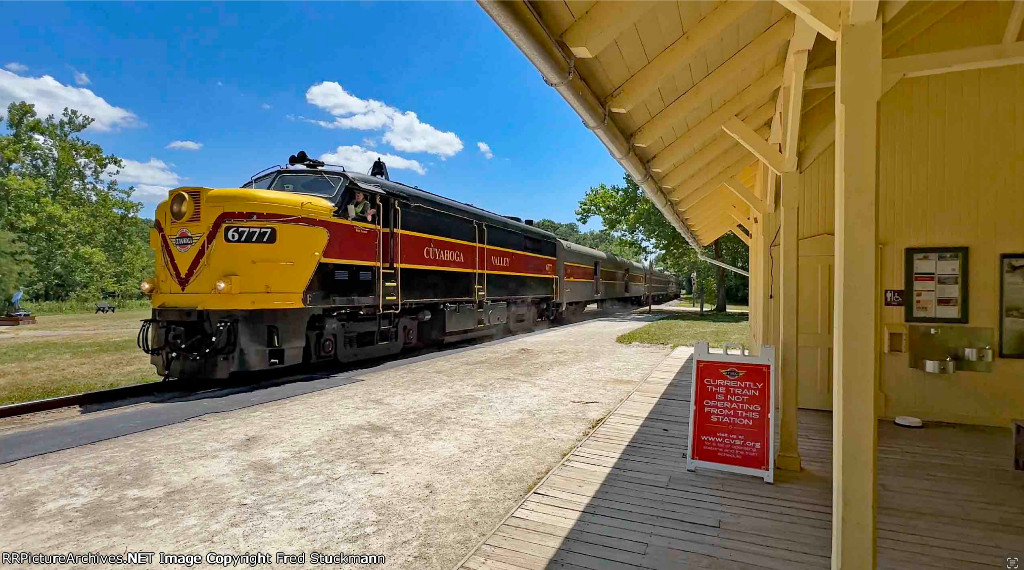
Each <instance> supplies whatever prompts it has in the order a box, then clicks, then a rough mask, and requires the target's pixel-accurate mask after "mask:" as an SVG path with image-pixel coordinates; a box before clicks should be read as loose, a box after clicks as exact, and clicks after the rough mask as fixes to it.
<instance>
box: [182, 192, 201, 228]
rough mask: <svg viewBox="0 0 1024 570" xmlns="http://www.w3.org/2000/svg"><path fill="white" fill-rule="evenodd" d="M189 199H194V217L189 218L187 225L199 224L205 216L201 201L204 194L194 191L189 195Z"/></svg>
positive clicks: (186, 221)
mask: <svg viewBox="0 0 1024 570" xmlns="http://www.w3.org/2000/svg"><path fill="white" fill-rule="evenodd" d="M188 197H189V198H191V199H192V215H191V216H189V218H188V219H187V220H185V223H192V222H198V221H199V219H200V218H201V217H202V215H203V210H202V207H203V206H202V203H201V202H200V201H199V199H200V198H201V197H202V192H200V191H199V190H192V191H190V192H189V193H188Z"/></svg>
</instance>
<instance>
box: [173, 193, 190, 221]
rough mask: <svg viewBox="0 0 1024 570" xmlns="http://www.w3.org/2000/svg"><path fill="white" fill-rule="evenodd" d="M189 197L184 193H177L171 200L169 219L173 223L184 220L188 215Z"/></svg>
mask: <svg viewBox="0 0 1024 570" xmlns="http://www.w3.org/2000/svg"><path fill="white" fill-rule="evenodd" d="M188 206H189V197H188V194H186V193H184V192H178V193H177V194H175V195H174V197H173V198H171V208H170V209H171V218H173V219H174V221H175V222H180V221H182V220H184V219H185V214H187V213H188Z"/></svg>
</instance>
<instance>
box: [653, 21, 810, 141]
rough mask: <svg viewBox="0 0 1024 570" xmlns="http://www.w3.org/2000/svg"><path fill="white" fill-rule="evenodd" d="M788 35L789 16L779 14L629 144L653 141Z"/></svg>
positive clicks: (791, 27) (775, 48)
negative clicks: (770, 23) (755, 36)
mask: <svg viewBox="0 0 1024 570" xmlns="http://www.w3.org/2000/svg"><path fill="white" fill-rule="evenodd" d="M792 35H793V17H792V16H786V17H783V18H782V19H780V20H779V21H778V22H776V23H775V24H773V25H772V27H770V28H768V30H767V31H765V32H764V33H762V34H761V35H759V36H757V38H755V39H754V41H752V42H750V43H749V44H747V45H746V46H744V47H743V48H742V49H741V50H740V51H738V52H737V53H736V54H735V55H733V56H732V57H730V58H729V59H728V60H726V61H725V63H723V64H722V65H720V66H718V67H717V68H715V70H714V71H712V72H711V73H709V74H708V75H707V76H706V77H704V79H701V80H700V81H699V82H698V83H697V84H696V85H694V86H693V87H691V88H690V89H689V90H688V91H687V92H686V93H683V94H682V95H680V96H679V98H678V99H676V100H675V101H673V102H671V103H669V104H668V106H666V107H665V108H664V109H662V110H661V111H659V112H658V113H657V114H656V115H654V117H651V119H650V120H649V121H647V122H646V123H644V124H643V125H642V126H641V127H640V128H638V129H637V130H636V131H635V132H634V133H633V144H634V145H636V146H640V147H645V146H649V145H651V144H653V143H654V142H655V141H657V140H658V138H659V137H661V136H662V135H663V134H665V133H667V132H669V131H670V130H671V129H672V127H674V126H675V125H676V124H678V123H679V122H681V121H682V120H683V119H684V118H686V116H687V115H689V114H690V111H692V110H693V109H695V108H696V107H697V106H698V105H700V104H701V103H703V102H705V101H706V100H708V99H710V98H711V97H712V96H713V95H714V94H715V93H718V92H719V91H721V90H722V89H724V88H725V87H727V86H729V85H730V84H733V83H735V81H736V77H737V76H738V75H739V74H740V73H741V72H743V71H746V70H747V69H748V68H750V66H752V65H753V64H755V63H757V62H759V61H764V60H765V58H767V57H768V56H769V55H771V53H772V52H774V51H775V50H777V49H778V48H779V46H780V45H782V44H783V43H785V42H786V41H788V40H789V38H790V37H791V36H792Z"/></svg>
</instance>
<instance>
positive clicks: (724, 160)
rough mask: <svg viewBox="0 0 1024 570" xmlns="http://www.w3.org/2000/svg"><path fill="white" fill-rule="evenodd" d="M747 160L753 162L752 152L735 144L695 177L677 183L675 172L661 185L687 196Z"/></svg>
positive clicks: (663, 180)
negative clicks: (721, 173)
mask: <svg viewBox="0 0 1024 570" xmlns="http://www.w3.org/2000/svg"><path fill="white" fill-rule="evenodd" d="M744 158H745V159H747V163H748V164H749V163H751V162H753V160H754V159H753V157H751V156H750V151H748V150H747V149H746V148H744V147H743V146H742V145H737V144H735V143H734V144H733V146H731V147H730V148H729V150H727V151H725V152H723V153H722V154H720V155H718V156H716V157H715V158H714V160H712V161H711V162H709V163H707V165H705V166H704V168H701V169H700V170H698V171H697V172H696V173H694V175H693V176H691V177H689V178H687V179H685V180H680V181H676V179H675V178H674V177H672V176H671V175H672V174H674V173H675V171H674V170H673V171H672V172H670V173H669V175H668V176H665V178H663V179H662V181H661V185H662V187H663V188H665V187H670V188H675V189H676V193H677V194H679V195H680V196H681V195H683V194H687V193H689V192H691V191H692V190H694V189H696V188H699V187H700V186H703V185H704V183H705V182H707V181H708V180H711V179H713V178H714V177H715V176H716V175H717V174H718V173H719V172H721V171H723V170H725V169H726V168H728V167H729V166H730V165H732V164H733V163H735V162H736V161H738V160H741V159H744Z"/></svg>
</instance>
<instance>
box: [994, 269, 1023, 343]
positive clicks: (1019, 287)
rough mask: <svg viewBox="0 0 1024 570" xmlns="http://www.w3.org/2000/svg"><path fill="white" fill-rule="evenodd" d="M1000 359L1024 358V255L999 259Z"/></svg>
mask: <svg viewBox="0 0 1024 570" xmlns="http://www.w3.org/2000/svg"><path fill="white" fill-rule="evenodd" d="M999 270H1000V271H999V273H1000V278H1001V279H1000V293H999V357H1000V358H1024V253H1014V254H1003V255H1002V256H1000V259H999Z"/></svg>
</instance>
